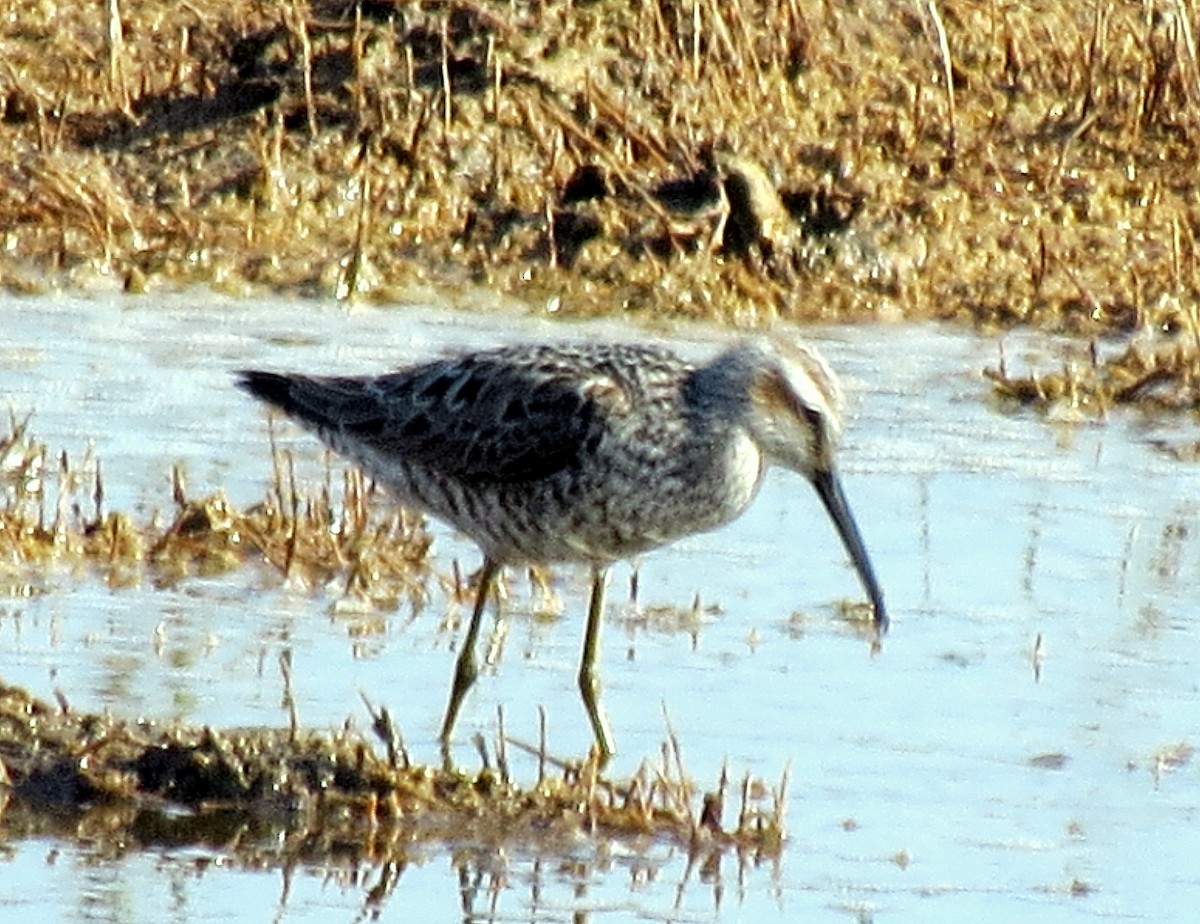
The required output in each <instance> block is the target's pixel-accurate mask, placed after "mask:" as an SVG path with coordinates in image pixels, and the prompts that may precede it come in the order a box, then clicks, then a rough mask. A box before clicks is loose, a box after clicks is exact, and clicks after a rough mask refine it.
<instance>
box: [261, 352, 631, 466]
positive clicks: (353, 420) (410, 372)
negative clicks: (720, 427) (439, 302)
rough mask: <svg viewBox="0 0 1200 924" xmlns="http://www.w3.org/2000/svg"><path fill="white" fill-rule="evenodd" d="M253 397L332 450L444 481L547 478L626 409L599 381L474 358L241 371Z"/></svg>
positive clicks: (608, 383) (592, 444) (608, 384)
mask: <svg viewBox="0 0 1200 924" xmlns="http://www.w3.org/2000/svg"><path fill="white" fill-rule="evenodd" d="M241 383H242V386H243V387H244V388H246V389H247V390H248V391H250V392H251V393H253V394H255V395H257V396H258V397H260V398H262V399H263V400H265V401H267V402H268V403H271V404H274V405H275V406H277V407H279V408H281V409H282V410H284V411H285V412H287V413H288V414H290V415H291V416H293V417H296V418H297V419H299V420H300V421H302V422H305V423H307V424H308V425H310V426H312V427H314V428H316V429H317V430H318V431H320V432H323V433H324V434H326V435H327V436H328V437H329V438H331V439H332V441H333V442H335V443H336V444H338V446H339V448H342V449H346V450H352V448H353V443H354V442H358V443H360V444H363V445H365V446H366V447H367V448H369V449H370V450H371V451H372V452H373V453H375V454H379V455H383V456H389V457H393V458H395V459H396V460H397V461H404V462H408V463H410V464H414V465H422V466H425V467H426V468H428V469H430V470H431V471H434V472H436V473H438V474H440V475H443V476H445V477H447V478H456V479H461V480H466V481H493V482H501V483H515V482H522V481H533V480H537V479H540V478H545V477H547V476H549V475H551V474H553V473H554V472H556V471H558V470H560V469H562V468H564V467H566V466H569V465H571V464H572V463H573V462H574V461H575V460H576V459H577V458H578V457H579V456H580V455H581V454H583V453H586V452H588V451H594V450H595V449H596V448H597V446H598V445H599V443H600V441H601V439H602V437H603V431H604V427H605V419H604V418H605V416H606V415H607V414H609V413H611V412H613V411H614V410H617V409H619V408H620V407H622V406H626V405H627V403H628V402H627V398H626V396H625V393H624V391H623V390H622V389H621V386H620V385H619V384H618V383H617V382H616V381H615V380H613V379H612V378H609V377H606V376H604V375H603V374H600V373H596V374H592V375H586V376H585V375H580V374H579V373H578V371H577V370H572V371H570V372H568V371H566V370H561V369H554V368H552V367H545V366H533V365H520V364H514V363H512V362H510V361H505V359H503V358H502V357H501V356H500V355H499V354H497V355H491V354H475V355H473V356H466V357H463V358H461V359H458V360H454V361H448V362H437V363H430V364H428V365H425V366H418V367H415V368H412V369H407V370H403V371H400V372H396V373H393V374H390V375H384V376H379V377H372V378H365V377H364V378H354V377H309V376H299V375H277V374H275V373H261V372H248V373H242V378H241Z"/></svg>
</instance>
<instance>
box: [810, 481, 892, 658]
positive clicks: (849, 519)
mask: <svg viewBox="0 0 1200 924" xmlns="http://www.w3.org/2000/svg"><path fill="white" fill-rule="evenodd" d="M812 483H813V487H814V488H816V489H817V494H819V495H820V497H821V502H822V503H823V504H824V505H825V509H826V510H828V511H829V515H830V516H831V517H832V518H833V525H834V526H836V527H837V531H838V535H840V536H841V537H842V543H843V544H844V545H845V546H846V551H847V552H849V553H850V560H851V561H852V562H853V563H854V570H856V571H857V572H858V577H859V579H860V580H861V581H862V583H863V587H864V588H865V589H866V591H867V596H868V597H870V598H871V605H872V606H873V607H874V608H875V628H876V630H878V632H879V634H880V635H882V634H883V633H884V632H886V631H887V628H888V617H887V610H886V609H884V606H883V591H882V590H880V588H879V581H877V580H876V579H875V569H874V568H872V567H871V559H870V557H869V556H868V555H867V547H866V546H865V545H863V540H862V535H860V534H859V531H858V524H857V523H855V522H854V515H853V514H852V513H851V512H850V505H849V504H848V503H847V502H846V495H845V493H844V492H843V491H842V483H841V481H840V480H839V479H838V476H837V472H835V471H834V470H833V469H830V470H829V471H824V472H822V471H818V472H815V473H814V474H813V479H812Z"/></svg>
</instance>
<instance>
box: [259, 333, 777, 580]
mask: <svg viewBox="0 0 1200 924" xmlns="http://www.w3.org/2000/svg"><path fill="white" fill-rule="evenodd" d="M694 372H695V370H694V368H693V366H691V365H690V364H689V363H687V362H685V361H684V360H682V359H681V358H679V357H678V356H677V355H675V354H674V353H672V352H670V351H668V350H666V349H662V348H658V347H652V346H643V345H636V344H582V345H557V346H525V347H508V348H503V349H498V350H489V351H484V352H479V353H473V354H468V355H465V356H462V357H459V358H456V359H448V360H442V361H436V362H431V363H427V364H424V365H419V366H414V367H411V368H408V369H403V370H400V371H398V372H395V373H392V374H389V375H384V376H378V377H353V378H352V377H324V378H317V377H310V376H300V375H279V374H276V373H268V372H246V373H243V374H242V378H241V384H242V386H243V387H244V388H246V390H248V391H250V392H251V393H252V394H254V395H256V396H257V397H259V398H261V399H263V400H265V401H267V402H268V403H270V404H272V405H274V406H276V407H278V408H280V409H281V410H283V411H284V412H286V413H288V414H289V415H291V416H292V417H294V418H296V419H297V420H299V421H301V422H302V423H304V424H306V425H308V426H310V427H312V428H313V429H315V430H316V431H317V432H318V433H319V434H320V435H321V436H322V438H323V439H324V440H326V441H327V442H328V443H329V444H330V445H332V446H333V447H334V448H335V449H337V450H338V451H339V452H342V453H343V454H345V455H347V456H349V457H351V458H353V459H355V460H356V461H358V462H360V463H361V464H363V465H364V467H365V468H367V469H368V471H370V472H371V473H372V474H373V475H374V476H376V477H377V478H379V479H380V480H381V481H382V482H384V483H385V484H386V485H387V486H388V487H389V488H390V490H391V491H392V493H393V494H395V495H396V496H397V498H398V499H399V500H400V501H401V502H403V503H408V504H412V505H415V506H418V507H421V508H423V509H425V510H427V511H428V512H430V513H432V514H433V515H435V516H438V517H440V518H441V519H444V520H447V521H448V522H450V523H452V524H453V525H454V526H456V527H457V528H458V529H460V530H461V531H462V532H464V533H466V534H467V535H469V536H471V537H472V538H473V539H475V540H476V541H477V542H478V543H479V544H480V545H481V546H482V547H483V549H484V551H485V553H487V554H488V555H489V556H491V557H492V558H494V559H495V560H497V561H503V562H516V561H562V560H583V561H593V562H601V561H611V560H615V559H618V558H624V557H628V556H630V555H633V554H636V553H637V552H640V551H643V550H645V549H648V548H653V547H655V546H658V545H661V544H663V543H665V542H668V541H670V540H672V539H674V538H677V537H678V536H680V535H684V534H686V533H690V532H694V531H696V530H697V529H707V528H711V527H713V526H716V525H719V523H721V522H724V521H725V520H728V519H729V518H731V517H732V516H734V515H736V513H737V512H740V509H741V508H742V507H743V506H744V505H745V503H747V502H748V501H749V499H750V496H752V494H753V490H754V488H755V487H756V486H757V479H758V474H759V462H758V458H757V455H756V454H755V453H754V452H753V448H752V447H747V446H740V447H739V446H733V447H731V446H730V445H729V440H728V434H726V433H724V432H720V433H719V432H717V431H718V430H720V429H722V428H721V427H719V426H715V425H714V423H719V421H717V422H715V421H714V420H713V419H712V417H711V414H709V415H700V416H697V415H698V411H697V409H696V408H695V407H693V405H692V403H691V401H690V399H689V389H688V383H689V382H690V381H691V379H692V376H693V374H694ZM726 429H727V428H726ZM731 452H732V454H733V455H732V456H731ZM739 453H740V454H741V455H740V457H739V456H738V454H739ZM747 454H748V455H747ZM730 460H732V463H733V465H734V467H735V468H737V469H738V471H737V472H736V473H735V480H736V481H737V482H738V483H737V484H730V483H729V475H728V473H727V472H725V471H724V470H723V469H724V468H727V467H728V464H729V462H730Z"/></svg>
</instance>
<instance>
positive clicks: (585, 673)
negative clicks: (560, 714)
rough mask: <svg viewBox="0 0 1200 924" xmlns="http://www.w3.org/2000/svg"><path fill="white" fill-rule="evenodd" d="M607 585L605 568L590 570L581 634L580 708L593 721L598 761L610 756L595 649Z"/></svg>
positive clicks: (611, 752) (598, 642)
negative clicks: (590, 580)
mask: <svg viewBox="0 0 1200 924" xmlns="http://www.w3.org/2000/svg"><path fill="white" fill-rule="evenodd" d="M607 584H608V568H606V567H605V568H596V569H595V570H594V571H593V572H592V599H591V601H590V602H589V603H588V619H587V628H586V629H585V630H584V634H583V657H582V658H580V661H579V693H580V695H581V696H582V697H583V708H584V709H586V710H587V714H588V720H589V721H590V722H591V723H592V736H593V737H594V738H595V740H596V747H597V748H598V749H599V751H600V760H601V762H603V761H606V760H608V758H610V757H612V755H613V753H614V751H613V743H612V732H611V731H609V729H608V716H606V715H605V714H604V707H603V706H601V705H600V675H599V674H597V673H596V650H597V648H598V647H599V644H600V620H601V618H603V616H604V589H605V587H606V586H607Z"/></svg>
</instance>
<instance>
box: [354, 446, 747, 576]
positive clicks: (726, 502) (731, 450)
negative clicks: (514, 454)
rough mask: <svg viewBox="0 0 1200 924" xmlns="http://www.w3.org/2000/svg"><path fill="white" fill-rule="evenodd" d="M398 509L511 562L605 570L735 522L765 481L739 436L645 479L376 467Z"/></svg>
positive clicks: (614, 471) (612, 472)
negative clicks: (490, 476) (517, 479)
mask: <svg viewBox="0 0 1200 924" xmlns="http://www.w3.org/2000/svg"><path fill="white" fill-rule="evenodd" d="M369 467H371V468H374V469H375V472H376V474H377V475H379V476H380V477H381V479H382V480H383V482H384V483H385V484H386V485H388V487H389V489H390V491H391V493H392V494H393V495H394V496H395V497H396V499H397V500H399V501H400V502H401V503H404V504H409V505H412V506H415V507H418V508H420V509H422V510H424V511H425V512H427V513H429V514H431V515H433V516H435V517H437V518H438V519H441V520H443V521H445V522H447V523H449V524H451V525H452V526H454V527H455V528H457V529H458V530H459V531H461V532H463V533H465V534H466V535H467V536H469V537H470V538H472V539H473V540H474V541H475V542H476V543H478V544H479V546H480V547H481V548H482V549H483V551H484V554H485V555H487V556H488V557H489V558H491V559H492V560H494V561H497V562H502V563H505V564H517V563H526V562H528V563H551V562H573V561H580V562H589V563H593V564H604V563H608V562H613V561H618V560H621V559H625V558H630V557H632V556H635V555H638V554H639V553H641V552H646V551H649V550H651V549H655V548H658V547H660V546H663V545H666V544H668V543H670V542H673V541H675V540H677V539H680V538H682V537H683V536H687V535H691V534H693V533H698V532H705V531H708V530H711V529H715V528H716V527H718V526H721V525H723V524H725V523H728V522H729V521H730V520H732V519H734V518H736V517H737V516H738V515H739V514H740V513H741V512H742V511H743V510H744V509H745V508H746V506H747V505H748V504H749V503H750V501H751V500H752V499H753V497H754V495H755V493H756V491H757V490H758V485H759V482H760V481H761V476H762V459H761V456H760V454H759V452H758V450H757V448H756V447H755V446H754V444H753V443H752V442H751V441H750V440H749V438H748V437H745V438H734V439H732V440H730V441H728V442H727V443H726V444H725V445H724V446H723V447H722V452H721V455H720V458H719V459H717V460H712V459H710V460H707V461H706V462H705V463H704V464H695V465H692V466H667V467H665V468H664V469H663V470H662V471H659V472H656V473H647V472H646V471H645V470H644V468H642V467H639V466H636V465H631V466H629V468H628V469H627V470H622V469H621V468H620V467H619V466H617V467H615V468H610V469H608V470H607V471H605V472H604V477H603V478H596V479H592V480H589V479H587V478H578V477H574V476H573V475H571V474H569V473H564V474H563V475H561V476H560V477H557V478H555V477H552V478H548V479H545V480H543V481H538V482H533V483H515V484H495V483H491V484H466V483H458V482H452V481H446V480H443V479H441V478H438V477H437V476H436V475H434V474H433V473H429V472H425V471H422V470H421V469H420V468H419V467H410V466H406V465H401V466H395V465H392V466H388V467H386V469H385V468H384V467H383V466H369Z"/></svg>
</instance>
